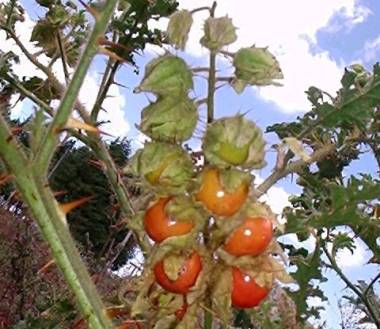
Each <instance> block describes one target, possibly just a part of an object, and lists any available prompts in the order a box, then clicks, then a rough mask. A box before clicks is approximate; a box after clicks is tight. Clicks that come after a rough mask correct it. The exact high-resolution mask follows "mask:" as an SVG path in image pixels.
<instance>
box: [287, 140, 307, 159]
mask: <svg viewBox="0 0 380 329" xmlns="http://www.w3.org/2000/svg"><path fill="white" fill-rule="evenodd" d="M283 142H284V143H285V144H287V145H288V146H289V148H290V150H291V151H292V152H293V153H294V154H295V155H296V156H298V157H300V158H301V159H302V160H303V161H310V155H309V154H307V152H306V151H305V149H304V147H303V145H302V142H301V141H299V140H298V139H297V138H294V137H286V138H284V139H283Z"/></svg>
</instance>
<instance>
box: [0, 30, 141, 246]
mask: <svg viewBox="0 0 380 329" xmlns="http://www.w3.org/2000/svg"><path fill="white" fill-rule="evenodd" d="M0 28H2V29H4V30H6V32H8V33H9V35H10V36H11V37H12V39H13V40H14V41H15V42H16V44H17V45H18V46H19V47H20V49H21V51H22V52H23V53H24V55H25V56H26V57H27V58H28V59H29V60H30V62H31V63H33V64H34V65H35V66H36V67H37V68H39V69H40V70H41V71H42V72H44V73H45V74H46V75H47V77H48V79H49V81H50V82H51V83H52V84H53V85H54V87H55V88H57V90H59V91H61V92H62V91H64V89H65V88H64V86H63V85H62V84H61V83H60V82H59V81H58V79H57V78H56V77H55V76H54V74H53V72H52V71H51V70H50V69H49V68H48V67H46V66H44V65H43V64H41V63H40V62H39V61H38V60H37V58H36V57H35V56H33V55H32V54H31V53H29V52H28V50H27V49H26V48H25V47H23V45H22V42H21V41H20V40H19V39H18V37H17V36H16V34H14V32H13V31H12V30H9V29H7V28H6V27H4V26H0ZM15 87H17V89H18V90H19V91H20V93H21V94H23V95H24V96H26V97H28V98H29V99H31V100H32V101H34V102H35V103H36V104H38V105H40V106H41V107H42V108H43V109H44V110H45V111H46V112H47V113H49V114H51V113H52V111H53V110H52V108H51V107H50V106H49V105H48V104H46V103H44V102H43V101H42V100H40V99H39V98H38V97H36V96H35V95H33V94H32V93H31V92H29V91H28V90H26V89H25V88H24V87H23V86H21V85H20V84H17V86H16V85H15ZM75 107H76V109H77V111H78V112H79V114H80V116H81V117H82V119H83V120H84V121H85V122H86V123H88V124H90V125H92V124H93V121H92V120H91V118H90V116H89V115H88V113H87V111H86V109H85V108H84V106H83V105H82V104H80V103H79V102H78V101H76V103H75ZM70 132H71V134H73V135H74V136H75V137H77V138H79V139H80V140H82V141H83V142H84V143H86V144H87V145H89V144H90V143H89V139H86V140H84V136H80V135H79V134H75V132H74V131H70ZM90 137H91V141H92V145H97V147H96V150H94V151H95V153H96V154H97V156H99V158H100V160H102V161H103V162H104V164H105V167H106V168H107V170H106V172H105V174H106V176H107V178H108V180H109V181H110V184H111V186H112V188H113V190H114V192H115V194H116V196H117V199H118V201H119V203H120V206H121V210H122V212H123V215H124V216H128V215H131V214H134V210H133V207H132V204H131V202H130V200H129V198H128V193H127V188H126V186H125V184H124V183H123V181H122V180H121V179H118V178H117V179H115V175H114V174H113V170H114V168H116V165H115V163H114V161H113V159H112V158H111V157H110V156H109V154H108V150H107V147H106V145H104V143H103V141H102V140H101V138H100V137H99V136H96V135H94V134H92V135H91V136H90ZM128 236H129V237H130V236H131V235H128ZM140 240H141V239H140ZM127 242H128V241H127Z"/></svg>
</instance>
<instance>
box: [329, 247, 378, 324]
mask: <svg viewBox="0 0 380 329" xmlns="http://www.w3.org/2000/svg"><path fill="white" fill-rule="evenodd" d="M322 249H323V251H324V253H325V254H326V256H327V258H328V260H329V262H330V264H331V268H332V269H333V270H334V271H335V272H336V273H337V274H338V276H339V277H340V278H341V279H342V280H343V281H344V283H345V284H346V285H347V286H348V287H349V288H350V289H351V290H352V291H353V292H354V293H355V294H356V295H357V296H358V297H359V299H360V300H361V301H362V302H363V304H364V305H365V306H366V308H367V310H368V313H369V314H370V315H371V317H372V320H373V322H374V323H375V325H376V327H377V328H380V319H378V318H377V316H376V312H375V311H374V309H373V308H372V305H371V303H370V302H369V301H368V299H367V298H366V296H365V294H362V293H361V291H360V290H359V289H358V288H357V287H356V286H355V285H354V284H353V283H352V282H351V281H350V280H349V279H348V278H347V277H346V275H345V274H344V273H343V271H342V270H341V269H340V267H339V266H338V264H337V263H336V261H335V259H334V257H333V256H332V255H331V254H330V253H329V251H328V250H327V248H326V246H325V245H322Z"/></svg>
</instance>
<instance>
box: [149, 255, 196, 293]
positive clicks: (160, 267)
mask: <svg viewBox="0 0 380 329" xmlns="http://www.w3.org/2000/svg"><path fill="white" fill-rule="evenodd" d="M201 270H202V262H201V257H200V256H199V254H198V253H197V252H193V253H192V254H191V256H190V257H189V258H188V259H187V260H186V261H185V262H184V263H183V265H182V268H181V270H180V274H179V276H178V278H177V279H176V280H175V281H172V280H170V279H169V277H168V276H167V275H166V273H165V269H164V262H163V261H159V262H158V263H157V264H156V265H154V268H153V271H154V275H155V278H156V282H157V283H158V284H159V285H160V286H161V287H162V288H164V289H165V290H167V291H169V292H172V293H175V294H182V295H185V294H187V292H188V291H189V289H190V288H191V287H192V286H194V284H195V282H196V281H197V278H198V275H199V273H200V271H201Z"/></svg>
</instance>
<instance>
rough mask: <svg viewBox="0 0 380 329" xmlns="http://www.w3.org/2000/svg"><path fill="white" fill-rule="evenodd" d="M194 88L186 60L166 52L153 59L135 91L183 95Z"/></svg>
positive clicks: (159, 94)
mask: <svg viewBox="0 0 380 329" xmlns="http://www.w3.org/2000/svg"><path fill="white" fill-rule="evenodd" d="M192 88H193V76H192V73H191V71H190V69H189V68H188V66H187V64H186V62H185V61H184V60H183V59H182V58H180V57H177V56H173V55H171V54H166V55H164V56H161V57H159V58H156V59H153V60H152V61H151V62H150V63H149V64H147V66H146V68H145V75H144V78H143V80H142V82H141V84H140V85H139V86H138V87H137V88H136V89H135V92H143V91H144V92H152V93H155V94H157V95H158V96H183V95H186V94H187V93H188V91H189V90H190V89H192Z"/></svg>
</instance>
